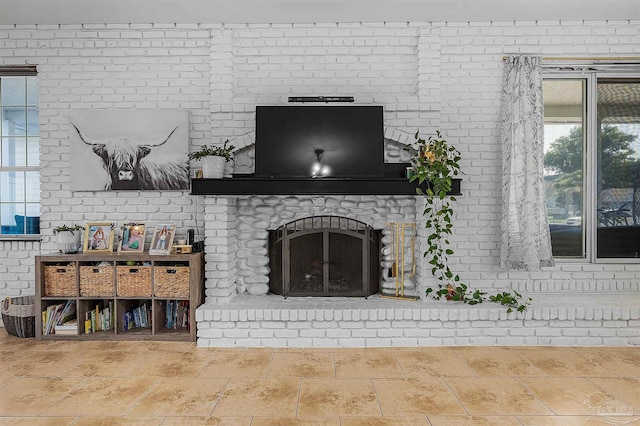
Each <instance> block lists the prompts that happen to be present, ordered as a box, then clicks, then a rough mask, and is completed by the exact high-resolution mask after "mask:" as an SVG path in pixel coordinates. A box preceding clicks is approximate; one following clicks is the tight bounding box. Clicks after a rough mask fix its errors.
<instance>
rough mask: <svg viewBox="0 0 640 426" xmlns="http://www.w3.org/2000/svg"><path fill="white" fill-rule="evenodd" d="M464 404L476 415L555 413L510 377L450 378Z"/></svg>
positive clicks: (453, 387) (450, 382) (452, 386)
mask: <svg viewBox="0 0 640 426" xmlns="http://www.w3.org/2000/svg"><path fill="white" fill-rule="evenodd" d="M446 380H447V382H448V383H449V385H450V386H451V388H452V389H453V392H455V394H456V395H457V396H458V398H459V399H460V401H461V402H462V404H463V405H464V406H465V408H466V409H467V410H468V411H469V414H471V415H475V416H491V415H514V414H544V415H550V414H553V412H552V411H551V410H549V409H548V408H547V407H546V406H545V405H544V404H543V403H542V402H541V401H540V400H538V399H537V398H536V397H535V396H534V395H533V394H532V393H531V392H529V391H527V390H526V389H525V388H524V387H523V386H522V385H521V384H520V383H518V382H517V381H516V380H515V379H513V378H510V377H505V378H484V377H483V378H476V379H473V380H471V379H464V378H460V377H452V378H447V379H446Z"/></svg>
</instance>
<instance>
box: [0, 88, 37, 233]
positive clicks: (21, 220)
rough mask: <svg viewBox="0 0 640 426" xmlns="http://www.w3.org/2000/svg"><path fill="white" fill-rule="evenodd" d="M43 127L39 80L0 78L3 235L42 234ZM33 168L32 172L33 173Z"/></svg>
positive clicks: (0, 192)
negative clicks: (41, 157)
mask: <svg viewBox="0 0 640 426" xmlns="http://www.w3.org/2000/svg"><path fill="white" fill-rule="evenodd" d="M39 136H40V123H39V110H38V80H37V78H36V77H35V76H29V77H27V76H22V77H10V76H1V77H0V224H1V225H2V229H1V230H0V232H1V233H2V234H11V235H20V234H39V233H40V217H39V216H40V172H39V170H38V169H37V167H39V165H40V146H39V145H40V138H39ZM29 168H30V169H29Z"/></svg>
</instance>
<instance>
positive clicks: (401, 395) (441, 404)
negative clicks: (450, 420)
mask: <svg viewBox="0 0 640 426" xmlns="http://www.w3.org/2000/svg"><path fill="white" fill-rule="evenodd" d="M374 385H375V389H376V393H377V395H378V400H379V401H380V406H381V407H382V414H383V415H384V416H385V417H386V416H398V417H402V416H419V415H425V416H426V415H430V414H442V415H444V414H467V412H466V411H465V410H464V408H463V407H462V405H460V403H459V402H458V400H457V398H456V397H455V395H454V394H453V392H451V390H450V389H449V387H448V386H447V384H446V383H445V382H444V380H443V379H442V378H438V377H425V378H424V379H406V380H403V379H375V380H374Z"/></svg>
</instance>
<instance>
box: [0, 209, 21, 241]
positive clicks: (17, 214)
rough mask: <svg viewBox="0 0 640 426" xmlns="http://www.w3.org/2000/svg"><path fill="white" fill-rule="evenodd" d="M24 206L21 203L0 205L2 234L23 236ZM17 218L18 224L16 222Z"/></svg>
mask: <svg viewBox="0 0 640 426" xmlns="http://www.w3.org/2000/svg"><path fill="white" fill-rule="evenodd" d="M24 211H25V205H24V204H22V203H6V204H4V203H3V204H1V205H0V224H1V225H2V231H1V232H2V233H3V234H23V233H24V222H25V221H24V217H25V214H24ZM16 218H18V222H20V223H18V222H16Z"/></svg>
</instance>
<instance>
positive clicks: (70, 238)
mask: <svg viewBox="0 0 640 426" xmlns="http://www.w3.org/2000/svg"><path fill="white" fill-rule="evenodd" d="M80 234H81V232H80V231H74V232H71V231H60V232H58V234H57V235H58V250H60V251H61V252H62V253H77V252H78V251H79V250H80V237H81V235H80Z"/></svg>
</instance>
